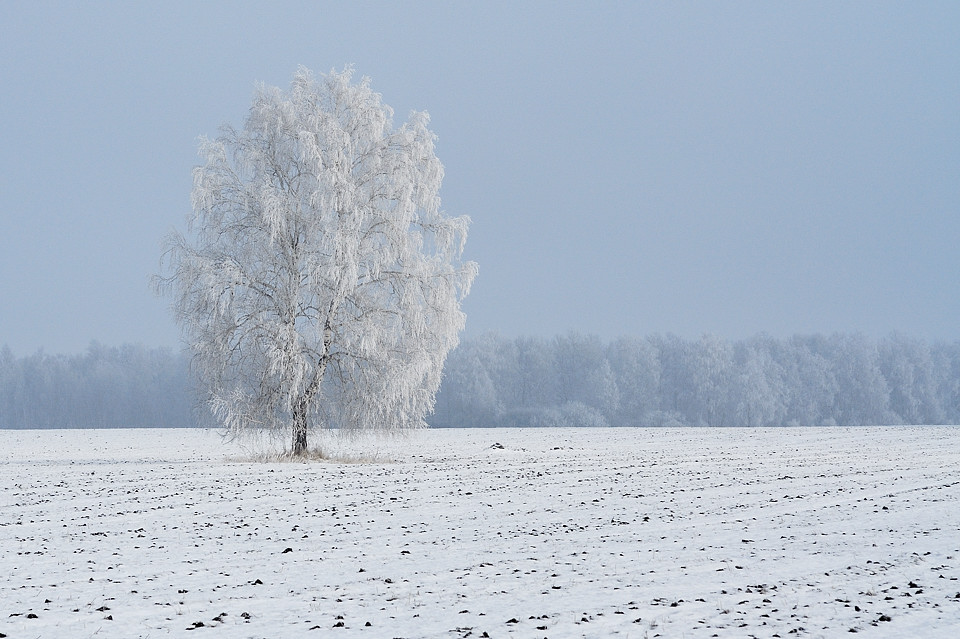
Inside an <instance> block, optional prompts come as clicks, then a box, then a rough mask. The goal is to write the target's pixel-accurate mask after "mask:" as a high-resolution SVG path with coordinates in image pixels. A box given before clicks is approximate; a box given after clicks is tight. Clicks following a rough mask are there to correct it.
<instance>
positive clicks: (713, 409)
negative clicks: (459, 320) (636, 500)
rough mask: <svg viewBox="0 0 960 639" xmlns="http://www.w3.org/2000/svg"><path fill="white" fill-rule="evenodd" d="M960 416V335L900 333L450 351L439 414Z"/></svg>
mask: <svg viewBox="0 0 960 639" xmlns="http://www.w3.org/2000/svg"><path fill="white" fill-rule="evenodd" d="M944 423H951V424H956V423H960V342H954V343H935V344H932V345H931V344H928V343H925V342H924V341H921V340H917V339H912V338H910V337H906V336H904V335H900V334H893V335H891V336H889V337H886V338H883V339H879V340H876V339H869V338H867V337H864V336H862V335H859V334H834V335H830V336H823V335H814V336H795V337H792V338H789V339H774V338H772V337H769V336H766V335H758V336H756V337H753V338H751V339H747V340H743V341H728V340H725V339H721V338H719V337H715V336H710V335H707V336H704V337H702V338H700V339H698V340H685V339H681V338H679V337H677V336H675V335H654V336H650V337H646V338H633V337H623V338H620V339H616V340H614V341H612V342H609V343H605V342H603V341H601V340H600V339H599V338H598V337H595V336H591V335H581V334H577V333H571V334H567V335H562V336H557V337H554V338H552V339H540V338H530V337H523V338H517V339H507V338H503V337H499V336H497V335H484V336H482V337H480V338H477V339H472V340H468V341H464V342H463V343H461V345H460V346H459V347H458V348H457V350H455V351H453V352H452V353H451V354H450V357H449V358H448V360H447V365H446V369H445V378H444V383H443V385H442V386H441V390H440V394H439V395H438V398H437V406H436V412H435V414H434V416H433V418H432V421H431V424H432V425H434V426H605V425H610V426H807V425H811V426H816V425H865V424H944Z"/></svg>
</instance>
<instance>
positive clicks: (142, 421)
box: [0, 342, 197, 428]
mask: <svg viewBox="0 0 960 639" xmlns="http://www.w3.org/2000/svg"><path fill="white" fill-rule="evenodd" d="M193 388H194V385H193V382H192V379H191V377H190V374H189V361H188V359H187V357H186V356H185V355H183V354H181V353H179V352H177V351H174V350H172V349H169V348H157V349H148V348H145V347H143V346H139V345H133V344H125V345H123V346H121V347H119V348H117V347H109V346H104V345H102V344H99V343H97V342H93V343H92V344H90V347H89V348H88V349H87V351H86V352H85V353H83V354H81V355H49V354H46V353H44V352H43V351H39V352H37V353H34V354H33V355H30V356H27V357H22V358H16V357H15V356H14V355H13V353H12V351H11V350H10V349H9V348H8V347H6V346H5V347H3V348H2V349H0V427H2V428H144V427H150V428H161V427H189V426H194V425H195V424H196V422H197V420H196V419H195V415H194V412H193V407H194V405H195V403H196V402H195V400H194V397H195V395H194V390H193Z"/></svg>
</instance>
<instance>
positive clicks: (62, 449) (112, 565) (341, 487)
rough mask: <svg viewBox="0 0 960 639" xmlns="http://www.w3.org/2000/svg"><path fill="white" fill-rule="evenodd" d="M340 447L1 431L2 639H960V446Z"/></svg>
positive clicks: (443, 443)
mask: <svg viewBox="0 0 960 639" xmlns="http://www.w3.org/2000/svg"><path fill="white" fill-rule="evenodd" d="M494 444H500V445H501V446H502V448H500V447H492V445H494ZM328 445H330V446H334V447H335V448H337V447H338V448H337V450H335V451H334V452H336V453H337V454H338V455H340V457H341V459H350V460H351V461H352V462H353V463H343V462H341V463H330V462H313V463H309V464H300V463H262V462H259V463H251V462H249V461H245V460H246V459H249V458H250V456H251V452H250V451H246V450H244V449H242V448H240V447H239V446H237V445H236V444H224V443H223V442H222V441H221V440H220V438H219V436H218V435H217V434H216V433H213V432H207V431H199V430H195V431H184V430H166V431H163V430H136V431H134V430H125V431H0V482H2V484H0V485H2V487H3V491H2V495H0V635H2V636H9V637H93V636H97V637H136V636H141V637H161V636H169V635H173V636H190V637H195V636H219V637H300V636H303V637H487V636H489V637H503V636H507V635H513V636H517V637H551V638H557V637H612V636H619V637H648V636H649V637H656V636H663V637H716V636H719V637H749V636H756V637H836V636H849V634H848V633H849V632H851V631H856V632H858V633H861V634H862V635H866V636H870V637H880V636H883V637H919V636H923V637H957V636H960V581H958V578H960V532H958V531H960V503H958V502H960V428H932V427H928V428H923V427H919V428H918V427H907V428H851V429H844V428H831V429H826V428H820V429H777V430H741V429H713V430H703V429H596V430H594V429H591V430H442V431H425V432H421V433H417V434H416V435H414V436H411V437H410V438H408V439H406V440H399V441H395V440H390V441H386V442H384V441H380V442H377V441H365V442H356V443H340V444H328ZM358 457H359V458H360V460H359V461H360V462H362V463H357V461H358V460H357V458H358Z"/></svg>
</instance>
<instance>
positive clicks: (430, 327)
mask: <svg viewBox="0 0 960 639" xmlns="http://www.w3.org/2000/svg"><path fill="white" fill-rule="evenodd" d="M392 118H393V112H392V110H391V109H390V107H388V106H387V105H385V104H384V103H383V101H382V99H381V96H380V95H379V94H377V93H375V92H374V91H373V90H372V89H371V88H370V81H369V79H367V78H363V79H362V80H361V81H360V82H357V83H354V82H352V69H350V68H347V69H345V70H344V71H343V72H331V73H329V74H323V75H320V76H319V77H316V78H315V77H314V76H313V74H311V72H310V71H308V70H307V69H304V68H300V69H299V70H298V71H297V73H296V75H295V77H294V80H293V83H292V85H291V87H290V89H289V91H283V90H281V89H279V88H275V87H261V88H260V89H259V90H258V91H257V92H256V94H255V96H254V99H253V104H252V106H251V107H250V112H249V115H248V117H247V120H246V124H245V126H244V128H242V129H234V128H233V127H230V126H225V127H223V128H222V130H221V133H220V135H219V136H218V137H217V138H216V139H215V140H206V139H205V140H203V141H202V143H201V147H200V153H201V156H202V157H203V159H204V162H203V164H202V165H201V166H198V167H197V168H196V169H195V170H194V175H193V181H194V186H193V193H192V202H193V212H192V215H191V216H190V218H189V225H188V234H187V235H185V234H182V233H180V232H175V233H173V234H172V235H171V237H170V238H169V241H168V245H167V251H166V253H165V268H166V270H165V272H164V273H163V274H162V275H161V276H160V277H159V279H158V284H159V287H160V288H161V289H162V290H167V291H169V292H170V293H171V294H172V297H173V307H174V310H175V313H176V317H177V319H178V321H179V322H180V324H181V326H182V329H183V331H184V334H185V336H186V339H187V341H188V344H189V347H190V349H191V351H192V354H193V361H194V366H195V368H196V370H197V372H198V374H199V377H200V380H201V382H202V384H203V390H204V396H205V397H206V399H207V402H208V404H209V406H210V408H211V410H212V412H213V414H214V415H215V416H216V417H217V419H219V420H220V421H221V422H222V423H223V424H224V425H225V426H226V427H227V428H228V429H229V430H231V431H234V432H241V431H244V430H247V429H264V428H266V429H280V430H283V429H290V430H291V432H292V451H293V452H294V453H295V454H300V453H303V452H304V451H305V450H306V446H307V431H308V430H309V428H311V427H321V426H336V427H341V428H356V429H367V428H371V429H403V428H411V427H419V426H422V425H424V424H425V422H424V418H425V416H426V415H427V414H428V413H429V412H430V411H431V410H432V407H433V403H434V396H435V394H436V391H437V389H438V387H439V385H440V379H441V373H442V369H443V364H444V360H445V358H446V356H447V353H448V352H449V351H450V350H451V349H452V348H454V347H455V346H456V344H457V342H458V336H459V333H460V331H461V330H462V328H463V326H464V322H465V315H464V314H463V312H462V311H461V309H460V303H461V301H462V299H463V297H464V296H465V295H466V294H467V292H468V291H469V288H470V284H471V282H472V280H473V278H474V276H475V275H476V272H477V267H476V265H475V264H474V263H472V262H465V261H463V260H462V259H461V256H462V252H463V248H464V243H465V241H466V236H467V229H468V226H469V219H468V218H467V217H465V216H461V217H450V216H448V215H446V213H445V212H444V211H443V210H442V209H441V206H440V197H439V190H440V186H441V181H442V179H443V166H442V165H441V163H440V161H439V159H438V158H437V156H436V153H435V151H434V141H435V136H434V134H433V133H432V132H431V131H430V130H429V129H428V128H427V126H428V124H429V116H428V115H427V114H426V113H423V112H414V113H412V114H411V115H410V117H409V119H408V121H407V122H405V123H404V124H402V125H401V126H399V127H397V128H394V126H393V122H392Z"/></svg>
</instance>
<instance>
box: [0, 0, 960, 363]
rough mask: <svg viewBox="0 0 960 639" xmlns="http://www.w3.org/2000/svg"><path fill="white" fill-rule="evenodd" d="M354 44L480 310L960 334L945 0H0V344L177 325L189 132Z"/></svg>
mask: <svg viewBox="0 0 960 639" xmlns="http://www.w3.org/2000/svg"><path fill="white" fill-rule="evenodd" d="M348 63H353V64H355V66H356V71H357V74H358V75H368V76H370V77H371V78H372V83H373V88H374V89H375V90H377V91H379V92H380V93H382V94H383V96H384V100H385V102H386V103H387V104H389V105H391V106H392V107H394V109H395V112H396V118H395V120H396V121H397V122H400V121H403V120H404V119H405V118H406V115H407V113H408V112H409V111H410V110H411V109H425V110H427V111H429V112H430V113H431V115H432V123H431V128H432V129H433V130H434V131H435V132H436V133H437V135H438V137H439V141H438V147H437V150H438V155H439V156H440V159H441V160H442V161H443V163H444V164H445V167H446V179H445V181H444V186H443V190H442V191H441V195H442V197H443V200H444V205H445V208H446V209H447V210H448V211H449V212H450V213H451V214H454V215H460V214H468V215H470V216H471V217H472V218H473V227H472V230H471V233H470V237H469V239H468V242H467V252H466V257H467V258H468V259H472V260H476V261H477V262H478V263H479V264H480V276H479V277H478V278H477V280H476V284H475V287H474V289H473V292H472V293H471V295H470V296H469V297H468V298H467V301H466V303H465V310H466V312H467V314H468V322H467V336H468V337H471V336H479V335H481V334H483V333H485V332H487V331H491V330H495V331H499V332H500V333H501V334H502V335H505V336H507V337H514V336H521V335H541V336H552V335H556V334H564V333H566V332H567V331H568V330H575V331H580V332H583V333H586V334H591V333H595V334H597V335H599V336H600V337H601V338H603V339H613V338H615V337H617V336H619V335H635V336H643V335H648V334H653V333H668V332H672V333H675V334H677V335H679V336H681V337H684V338H687V339H698V338H699V337H700V335H701V334H704V333H712V334H716V335H719V336H722V337H724V338H728V339H743V338H746V337H749V336H751V335H754V334H756V333H758V332H760V331H766V332H768V333H769V334H771V335H773V336H775V337H778V338H786V337H789V336H791V335H793V334H796V333H802V334H809V333H823V334H830V333H832V332H834V331H842V332H857V331H859V332H863V333H865V334H866V335H867V336H871V337H879V336H883V335H887V334H889V333H890V332H891V331H894V330H897V331H901V332H903V333H906V334H908V335H912V336H916V337H919V338H923V339H927V340H936V339H947V340H953V339H956V338H957V336H958V331H957V317H958V316H960V295H958V293H960V290H958V287H960V284H958V279H957V273H958V271H960V257H958V255H960V252H958V251H957V250H956V247H957V245H958V242H960V115H958V113H960V112H958V110H957V105H958V104H960V82H958V81H957V78H960V5H958V4H956V3H931V2H919V3H907V4H905V3H890V2H879V3H869V4H859V3H852V4H837V3H833V2H810V3H774V4H768V3H749V2H741V3H722V4H716V3H697V2H695V3H684V4H682V5H675V4H673V3H668V4H649V3H603V4H601V5H599V6H596V5H588V4H582V3H547V2H524V3H519V4H518V3H506V2H504V3H500V2H483V3H474V4H464V3H443V2H415V3H396V4H387V3H364V2H359V3H342V4H341V5H338V6H331V4H330V3H322V4H320V3H317V4H314V3H292V2H279V3H267V4H263V3H224V2H208V3H192V2H189V3H188V2H168V3H163V4H162V6H161V5H158V4H149V3H146V4H144V3H107V2H86V3H76V4H75V3H24V2H8V3H2V4H0V81H2V86H3V98H2V99H0V139H2V140H3V144H2V146H0V344H8V345H9V346H10V348H11V349H12V350H13V353H15V354H16V355H17V356H25V355H28V354H30V353H32V352H34V351H35V350H36V349H38V348H41V347H42V348H44V349H45V350H46V351H47V352H53V353H58V352H66V353H80V352H83V351H84V350H85V349H86V348H87V346H88V344H89V343H90V342H91V340H94V339H97V340H100V341H102V342H105V343H109V344H122V343H125V342H130V343H142V344H145V345H146V346H148V347H155V346H176V344H177V341H178V334H177V330H176V328H175V326H174V323H173V321H172V318H171V316H170V314H169V313H168V312H167V311H166V301H164V300H159V299H156V298H155V297H154V296H153V294H152V293H151V291H150V289H149V286H148V280H149V277H150V275H151V274H152V273H154V272H156V270H157V269H158V261H159V257H160V255H159V253H160V242H161V238H162V237H163V236H164V235H165V234H166V233H167V232H168V231H169V230H170V229H171V228H172V227H174V226H179V227H182V226H183V220H184V217H185V215H186V213H187V211H188V208H189V206H190V202H189V193H190V187H191V169H192V167H193V166H194V164H195V163H196V162H197V161H198V160H197V156H196V142H197V137H198V136H200V135H215V134H216V132H217V127H218V126H219V125H220V124H222V123H224V122H230V123H233V124H236V125H241V124H242V121H243V118H244V115H245V112H246V110H247V108H248V107H249V104H250V98H251V96H252V93H253V91H254V88H255V85H256V83H258V82H264V83H267V84H270V85H276V86H283V87H286V86H288V85H289V83H290V81H291V78H292V76H293V74H294V72H295V70H296V68H297V66H298V65H300V64H303V65H306V66H308V67H310V68H312V69H314V70H316V71H327V70H330V69H332V68H337V69H340V68H343V66H344V65H345V64H348Z"/></svg>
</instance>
